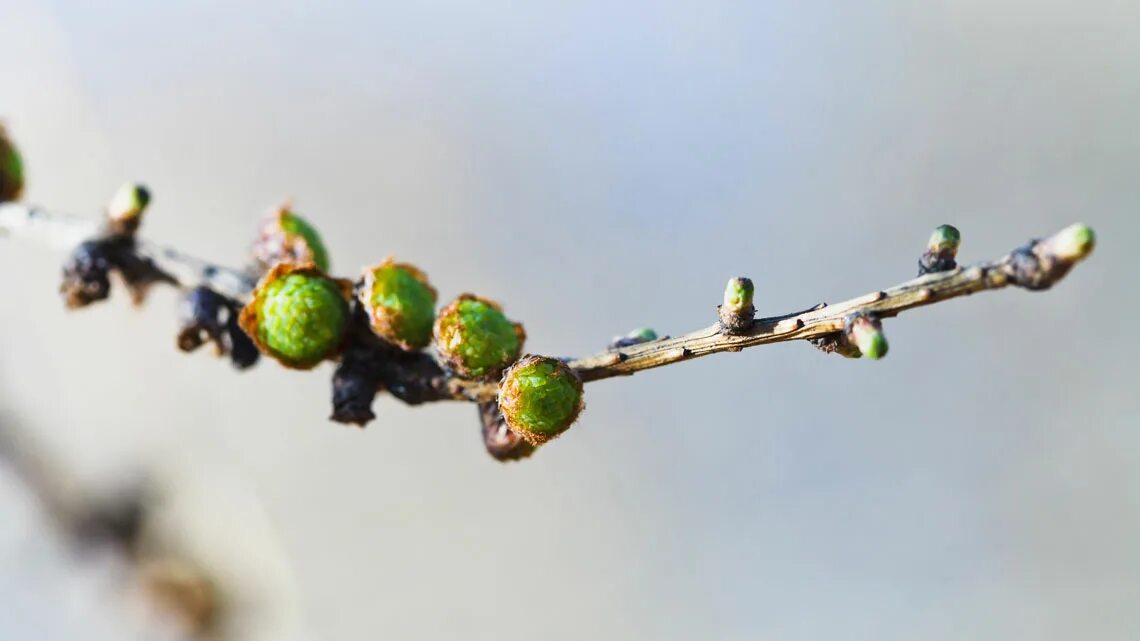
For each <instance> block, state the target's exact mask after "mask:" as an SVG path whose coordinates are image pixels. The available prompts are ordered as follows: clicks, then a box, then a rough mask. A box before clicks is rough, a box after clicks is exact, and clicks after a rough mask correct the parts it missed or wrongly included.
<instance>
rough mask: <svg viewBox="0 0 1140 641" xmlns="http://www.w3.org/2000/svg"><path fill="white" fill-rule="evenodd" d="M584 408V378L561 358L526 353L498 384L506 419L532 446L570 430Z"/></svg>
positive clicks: (501, 407)
mask: <svg viewBox="0 0 1140 641" xmlns="http://www.w3.org/2000/svg"><path fill="white" fill-rule="evenodd" d="M582 407H583V404H582V380H581V379H580V378H578V374H576V373H575V372H574V370H573V369H571V368H570V366H568V365H567V364H566V363H563V362H562V361H560V360H558V359H554V358H548V357H546V356H526V357H525V358H523V359H522V360H520V361H519V362H517V363H515V364H514V365H512V366H511V368H510V369H508V370H507V372H506V374H504V375H503V380H502V382H501V383H500V384H499V410H500V411H501V412H502V413H503V418H505V419H506V421H507V425H508V426H509V427H510V428H511V430H513V431H514V432H515V433H517V434H518V435H519V436H522V437H523V438H524V439H526V440H527V441H529V442H530V443H531V444H533V445H541V444H543V443H545V442H547V441H549V440H551V439H553V438H556V437H557V436H559V435H560V434H562V433H563V432H565V431H566V430H567V429H569V428H570V426H571V425H573V423H574V421H575V420H576V419H577V418H578V414H579V413H580V412H581V411H582Z"/></svg>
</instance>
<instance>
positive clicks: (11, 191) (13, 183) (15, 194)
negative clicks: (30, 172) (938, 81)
mask: <svg viewBox="0 0 1140 641" xmlns="http://www.w3.org/2000/svg"><path fill="white" fill-rule="evenodd" d="M23 193H24V160H23V158H21V157H20V151H19V150H18V149H16V145H15V144H14V143H13V142H12V139H11V138H9V137H8V134H7V132H6V131H5V129H4V125H2V124H0V202H5V201H10V200H19V199H20V196H21V195H23Z"/></svg>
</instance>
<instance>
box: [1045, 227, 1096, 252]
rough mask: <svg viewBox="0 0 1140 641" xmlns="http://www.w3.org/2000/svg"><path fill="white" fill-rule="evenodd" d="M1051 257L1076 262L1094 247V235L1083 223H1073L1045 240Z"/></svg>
mask: <svg viewBox="0 0 1140 641" xmlns="http://www.w3.org/2000/svg"><path fill="white" fill-rule="evenodd" d="M1045 242H1046V243H1048V246H1049V249H1050V251H1052V253H1053V255H1054V256H1056V257H1057V258H1060V259H1061V260H1066V261H1078V260H1081V259H1083V258H1085V257H1086V256H1088V255H1089V254H1091V253H1092V250H1093V248H1094V247H1096V234H1095V233H1094V232H1093V230H1092V228H1091V227H1089V226H1088V225H1085V224H1083V223H1074V224H1072V225H1069V226H1068V227H1066V228H1064V229H1062V230H1061V231H1059V232H1057V233H1056V234H1053V236H1051V237H1050V238H1048V239H1046V240H1045Z"/></svg>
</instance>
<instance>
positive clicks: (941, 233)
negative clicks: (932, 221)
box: [926, 225, 962, 257]
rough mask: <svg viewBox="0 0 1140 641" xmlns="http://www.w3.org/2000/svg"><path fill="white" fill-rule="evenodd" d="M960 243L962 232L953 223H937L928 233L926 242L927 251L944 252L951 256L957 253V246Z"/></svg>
mask: <svg viewBox="0 0 1140 641" xmlns="http://www.w3.org/2000/svg"><path fill="white" fill-rule="evenodd" d="M961 245H962V234H961V233H960V232H959V231H958V228H957V227H954V226H953V225H939V226H938V227H936V228H935V229H934V233H932V234H930V240H929V241H928V242H927V243H926V249H927V251H929V252H931V253H935V254H938V253H945V254H948V255H949V256H951V257H954V256H957V255H958V247H960V246H961Z"/></svg>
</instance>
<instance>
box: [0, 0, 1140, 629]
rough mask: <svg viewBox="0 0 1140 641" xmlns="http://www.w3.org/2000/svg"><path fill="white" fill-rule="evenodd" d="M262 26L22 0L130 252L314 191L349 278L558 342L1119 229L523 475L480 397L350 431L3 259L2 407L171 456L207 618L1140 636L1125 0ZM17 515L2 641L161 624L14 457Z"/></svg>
mask: <svg viewBox="0 0 1140 641" xmlns="http://www.w3.org/2000/svg"><path fill="white" fill-rule="evenodd" d="M275 4H276V5H277V6H275V7H270V6H268V5H267V4H264V3H243V2H236V3H235V2H220V1H219V2H196V3H192V4H191V3H183V4H181V5H177V4H175V3H156V2H137V1H136V2H123V1H118V0H106V1H103V2H98V3H91V2H86V3H83V2H65V1H57V2H35V1H31V0H0V116H2V117H3V118H4V119H6V121H7V124H8V127H9V129H10V130H11V132H12V134H13V136H14V138H15V139H16V140H17V142H18V143H19V144H20V146H21V148H22V150H23V152H24V156H25V160H26V162H27V164H28V169H29V174H30V178H29V179H30V186H29V187H30V188H29V191H28V192H27V200H29V201H31V202H35V203H39V204H42V205H45V206H48V207H50V208H52V209H54V210H60V211H70V212H76V213H90V214H92V215H94V214H96V213H97V212H98V211H99V210H100V208H101V207H102V205H103V204H104V203H105V202H106V200H107V199H108V198H109V196H110V194H111V193H112V192H113V191H114V189H115V188H116V187H117V186H118V185H119V184H120V183H122V182H124V181H127V180H141V181H144V182H145V183H146V184H148V185H149V186H150V187H151V188H152V190H153V193H154V203H153V206H152V209H151V211H150V214H149V217H148V220H147V223H146V225H145V230H144V231H145V234H146V236H147V237H148V238H151V239H153V240H156V241H160V242H166V243H169V244H176V245H178V246H179V247H180V248H181V249H183V250H186V251H190V252H193V253H196V254H198V255H201V256H203V257H206V258H210V259H213V260H217V261H219V262H222V263H226V264H231V265H235V266H239V265H242V264H243V263H244V261H245V251H246V249H247V247H248V244H249V242H250V241H251V239H252V238H253V236H254V232H255V230H256V227H257V222H258V220H259V219H260V217H261V216H262V214H263V213H264V212H265V211H266V210H267V209H268V208H269V207H271V206H273V205H275V204H276V203H278V202H279V201H280V200H282V199H284V198H293V199H294V202H295V205H296V208H297V210H298V211H299V212H300V213H301V214H302V215H304V216H306V217H308V218H309V219H310V220H313V221H314V222H316V223H317V224H318V226H319V227H320V228H321V229H322V231H323V233H324V236H325V240H326V242H327V244H328V245H329V246H330V249H331V250H332V251H333V267H334V270H336V271H338V272H340V273H342V274H344V275H351V276H355V274H356V273H357V270H358V266H360V265H364V264H371V263H373V262H375V261H377V260H378V259H380V258H382V257H384V256H387V255H389V254H393V255H395V256H397V257H399V258H400V259H403V260H408V261H412V262H415V263H417V264H419V265H420V266H422V267H424V268H425V269H426V270H427V271H428V273H429V274H430V276H431V278H432V280H433V281H434V283H435V284H436V285H437V286H438V287H439V288H440V294H441V297H442V299H443V300H447V299H449V298H450V297H452V296H454V295H456V294H458V293H460V292H464V291H474V292H478V293H480V294H483V295H485V296H489V297H491V298H495V299H498V300H500V301H502V302H503V303H504V305H505V308H506V311H507V312H508V314H509V315H510V316H511V317H512V318H516V319H519V320H522V321H524V322H525V323H526V326H527V329H528V334H529V335H530V340H529V343H528V347H529V349H530V350H532V351H536V352H540V353H548V354H556V355H580V354H585V353H590V352H594V351H597V350H599V349H601V348H602V347H604V345H605V344H606V342H607V341H608V340H609V339H610V338H611V337H612V336H614V335H615V334H621V333H624V332H626V331H628V330H631V329H633V328H635V327H639V326H644V325H649V326H651V327H654V328H655V329H656V330H657V331H658V332H659V333H661V334H677V333H682V332H685V331H688V330H691V329H695V328H697V327H701V326H704V325H707V324H709V323H710V322H712V320H713V318H714V313H715V312H714V307H715V305H716V304H717V303H718V302H719V298H720V295H721V291H722V288H723V285H724V282H725V280H726V279H727V278H728V277H729V276H734V275H738V274H745V275H749V276H751V277H752V278H753V279H754V280H755V281H756V283H757V306H758V308H759V311H760V313H761V314H765V315H770V314H776V313H783V312H788V311H792V310H795V309H801V308H804V307H808V306H811V305H813V304H815V303H818V302H820V301H836V300H839V299H842V298H846V297H850V296H855V295H858V294H862V293H865V292H867V291H871V290H874V289H877V288H880V287H883V286H886V285H889V284H893V283H896V282H899V281H901V280H904V279H907V278H909V277H911V276H913V274H914V270H915V261H916V260H917V258H918V255H919V254H920V253H921V251H922V248H923V245H924V243H925V241H926V238H927V236H928V235H929V233H930V231H931V229H933V228H934V227H935V226H936V225H938V224H940V223H952V224H955V225H957V226H958V227H959V228H960V229H961V230H962V233H963V248H962V252H961V254H960V259H961V260H964V261H965V262H970V261H974V260H979V259H988V258H992V257H996V256H998V255H1000V254H1002V253H1004V252H1005V251H1008V250H1009V249H1011V248H1013V247H1014V246H1016V245H1018V244H1020V243H1022V242H1024V241H1025V240H1027V239H1028V238H1029V237H1030V236H1032V235H1044V234H1046V233H1050V232H1052V231H1054V230H1056V229H1059V228H1060V227H1062V226H1064V225H1066V224H1068V223H1070V222H1073V221H1076V220H1082V221H1085V222H1087V223H1089V224H1091V225H1092V226H1093V227H1094V228H1095V229H1097V231H1098V232H1099V241H1100V242H1099V246H1098V248H1097V251H1096V253H1095V254H1094V255H1093V257H1092V259H1091V260H1089V261H1088V262H1087V263H1085V264H1082V265H1081V266H1080V267H1079V268H1077V269H1076V270H1075V271H1074V272H1073V273H1072V274H1071V275H1070V276H1069V277H1068V278H1067V279H1066V280H1065V281H1063V282H1062V283H1061V284H1060V285H1059V286H1058V287H1057V288H1056V289H1055V290H1054V291H1051V292H1048V293H1043V294H1030V293H1027V292H1024V291H1020V290H1017V291H1012V290H1011V291H1005V292H1001V293H997V294H985V295H981V296H976V297H973V298H970V299H967V300H958V301H953V302H949V303H947V304H942V305H937V306H934V307H930V308H926V309H922V310H917V311H915V312H912V313H908V314H905V315H904V316H902V317H901V318H899V319H897V320H894V321H890V322H888V324H887V333H888V336H889V337H890V340H891V346H892V350H891V354H890V356H889V358H887V359H885V360H884V361H881V362H863V361H847V360H844V359H842V358H838V357H833V356H832V357H829V356H824V355H823V354H820V353H818V352H816V351H815V350H813V349H812V348H811V347H810V346H808V345H806V344H803V343H797V344H783V345H776V346H772V347H767V348H764V349H755V350H747V351H745V352H742V353H740V354H732V355H718V356H713V357H710V358H707V359H700V360H698V361H694V362H690V363H685V364H682V365H678V366H676V367H668V368H665V369H661V370H656V371H652V372H646V373H643V374H640V375H638V376H636V377H633V378H628V379H621V380H611V381H607V382H601V383H597V384H592V385H590V386H589V387H588V388H587V401H588V408H587V410H586V412H585V413H584V414H583V416H582V419H581V420H580V422H579V424H578V425H577V426H576V427H575V428H574V429H573V430H572V432H571V433H570V434H568V435H567V436H566V437H564V438H562V439H560V440H559V441H557V442H555V443H553V444H551V445H550V446H548V447H546V448H544V449H543V450H541V451H540V452H539V453H538V454H537V455H536V456H535V457H534V458H532V459H530V460H528V461H525V462H523V463H519V464H511V465H502V464H498V463H496V462H494V461H493V460H492V459H490V458H489V457H488V456H487V455H486V454H485V452H484V451H483V447H482V444H481V439H480V437H479V423H478V420H477V417H476V411H475V408H474V407H472V406H470V405H467V404H458V403H457V404H436V405H433V406H428V407H425V408H420V409H410V408H408V407H405V406H403V405H401V404H399V403H397V402H395V401H393V400H392V399H391V398H384V397H381V398H379V399H378V401H377V404H376V411H377V414H378V419H377V420H376V421H375V422H374V423H373V424H371V425H370V426H369V427H368V428H367V429H366V430H364V431H360V430H356V429H353V428H348V427H345V426H342V425H337V424H333V423H330V422H328V421H327V420H326V417H327V415H328V413H329V401H328V393H329V377H330V376H331V367H329V366H326V367H324V368H322V369H321V370H319V372H318V373H309V374H305V373H298V372H293V371H286V370H284V369H281V368H279V367H275V366H274V365H273V364H272V363H269V362H263V363H262V364H261V366H259V367H258V368H256V369H255V370H253V371H251V372H248V373H245V374H239V373H237V372H234V371H233V370H232V369H231V368H230V367H229V366H228V365H227V364H226V363H225V362H224V361H218V360H214V359H212V358H210V357H209V356H207V355H206V354H205V353H198V354H194V355H192V356H187V355H183V354H181V353H179V352H178V351H177V350H176V349H175V346H174V336H175V332H176V321H175V316H174V313H173V310H174V307H175V304H176V296H175V294H174V293H173V292H171V291H160V292H158V293H157V294H155V295H154V296H152V298H151V299H150V300H149V301H148V302H147V304H146V305H145V307H144V308H143V309H141V310H138V311H136V310H132V309H131V308H130V306H129V304H128V303H127V301H126V297H125V295H124V294H123V292H122V291H119V292H118V295H117V296H115V297H114V300H113V301H112V302H111V303H109V304H104V305H99V306H95V307H93V308H90V309H87V310H83V311H81V312H76V313H73V314H68V313H65V311H64V310H63V307H62V304H61V302H60V301H59V299H58V297H57V294H56V292H55V289H56V286H57V279H58V275H59V264H60V257H59V256H58V255H54V254H52V253H50V252H46V251H43V250H42V249H41V248H37V247H31V246H25V245H20V244H16V243H10V242H4V243H3V244H2V245H0V274H3V275H2V276H0V282H2V283H3V292H4V296H3V297H2V298H0V317H2V318H3V319H4V321H3V326H4V331H3V332H0V409H2V416H3V421H4V423H5V427H6V428H7V429H9V430H18V432H19V435H20V436H19V439H20V440H21V442H22V443H23V444H24V445H25V446H27V447H33V448H35V449H36V450H37V451H38V452H40V454H41V455H43V456H44V457H46V458H49V459H50V460H51V462H52V463H51V464H52V465H53V466H54V469H56V470H59V472H58V473H59V474H60V475H64V476H66V478H67V479H68V482H69V483H71V484H73V485H74V486H75V487H78V488H81V489H82V490H83V491H84V492H85V493H89V494H92V495H110V494H114V493H115V492H118V491H121V489H122V488H123V487H125V486H129V485H130V484H131V483H132V482H133V479H137V478H143V477H145V478H147V479H150V482H152V483H153V484H155V486H156V487H157V488H158V491H159V492H160V494H161V497H162V498H161V501H160V504H159V505H160V508H161V509H160V512H159V519H158V524H159V529H160V530H161V531H162V532H164V534H163V535H162V540H163V541H166V542H173V543H171V544H172V545H177V546H179V547H178V549H179V550H180V551H179V554H181V555H185V556H186V557H187V558H191V559H193V560H194V562H195V563H198V564H201V565H202V566H203V567H207V568H209V570H210V572H211V573H212V576H214V577H215V580H216V581H217V584H218V585H219V586H220V587H221V589H222V591H223V593H224V594H225V595H226V598H228V599H229V600H228V601H227V608H228V610H227V612H229V613H231V614H233V613H237V614H240V615H241V621H242V623H241V624H240V625H235V626H231V627H230V628H228V629H227V630H226V631H225V633H224V634H225V635H227V636H225V638H241V639H324V640H340V639H344V640H350V639H362V638H397V639H497V640H508V639H534V638H544V639H551V640H558V639H575V640H577V639H583V638H592V639H694V638H701V639H780V640H799V639H803V640H814V639H838V638H842V639H875V640H884V639H915V638H922V639H929V640H941V639H946V640H950V639H954V640H961V639H995V638H1005V639H1036V640H1042V639H1044V640H1048V639H1057V640H1061V639H1065V640H1068V639H1073V638H1088V639H1097V640H1116V639H1119V640H1126V639H1129V640H1130V639H1135V638H1136V633H1137V630H1140V612H1138V611H1137V608H1136V603H1137V602H1138V600H1140V578H1138V577H1140V546H1138V545H1137V541H1138V540H1140V431H1138V430H1137V429H1136V428H1137V427H1138V425H1140V401H1138V396H1137V391H1138V389H1140V374H1138V373H1137V368H1136V358H1137V357H1138V356H1140V349H1138V347H1137V341H1136V334H1135V330H1134V328H1133V327H1132V325H1133V323H1132V319H1134V318H1135V317H1136V315H1137V314H1140V296H1138V294H1140V288H1138V286H1137V282H1136V278H1137V268H1136V260H1135V247H1137V243H1138V242H1140V218H1138V217H1137V215H1136V212H1137V202H1138V201H1140V180H1138V179H1137V177H1138V172H1140V118H1138V115H1137V114H1140V34H1138V25H1140V5H1137V4H1136V3H1135V2H1128V1H1124V0H1121V1H1110V0H1093V1H1090V2H1084V3H1072V2H1059V1H1058V2H1053V1H1046V2H1041V1H1034V2H1029V1H1020V0H1018V1H1009V2H999V3H995V2H992V1H990V2H983V1H980V0H978V1H965V0H964V1H958V2H942V3H914V2H902V1H898V2H878V3H846V2H800V3H790V2H785V3H739V4H735V3H727V2H715V1H707V0H706V1H704V2H688V3H650V4H644V5H642V4H640V3H629V4H624V5H623V4H622V3H612V2H593V1H585V2H562V3H545V2H531V3H515V2H498V1H496V0H491V1H490V2H481V3H464V2H423V3H371V4H370V5H369V6H365V7H351V6H349V3H317V2H300V1H297V2H282V3H275ZM1129 247H1131V248H1132V249H1129ZM0 469H2V468H0ZM0 512H2V514H3V515H4V516H3V518H0V601H3V602H4V603H5V606H4V608H3V612H4V613H3V615H2V616H0V638H3V639H13V640H17V639H18V640H23V639H29V640H32V639H35V640H41V641H49V640H53V639H68V640H69V641H76V640H82V639H110V638H114V639H132V638H140V639H141V638H156V637H154V636H152V632H150V631H149V628H147V627H146V626H144V625H142V624H140V623H138V621H136V618H135V617H133V616H131V615H130V613H129V612H124V608H120V607H119V604H120V601H121V599H119V597H118V596H117V589H111V588H110V586H114V585H118V580H117V579H115V578H113V577H116V576H119V575H121V574H122V572H123V569H122V568H121V567H119V566H118V565H116V562H114V561H107V560H106V559H103V558H102V557H100V556H98V555H94V556H93V555H90V554H77V553H76V552H75V551H74V550H73V549H72V547H70V544H68V543H67V541H65V540H64V538H63V537H62V535H61V534H60V533H59V532H58V531H57V529H56V528H54V527H53V525H52V523H53V522H52V519H51V517H50V515H49V514H48V512H47V511H45V509H44V507H43V506H42V505H41V504H40V503H38V502H37V501H36V500H35V498H34V495H33V493H31V492H29V491H28V488H27V484H26V483H25V482H24V481H22V480H21V478H20V476H19V475H18V474H16V473H14V472H12V471H11V470H4V471H0ZM109 575H110V576H111V577H112V578H108V576H109ZM128 600H129V599H128ZM126 609H127V610H129V609H130V608H126Z"/></svg>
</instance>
